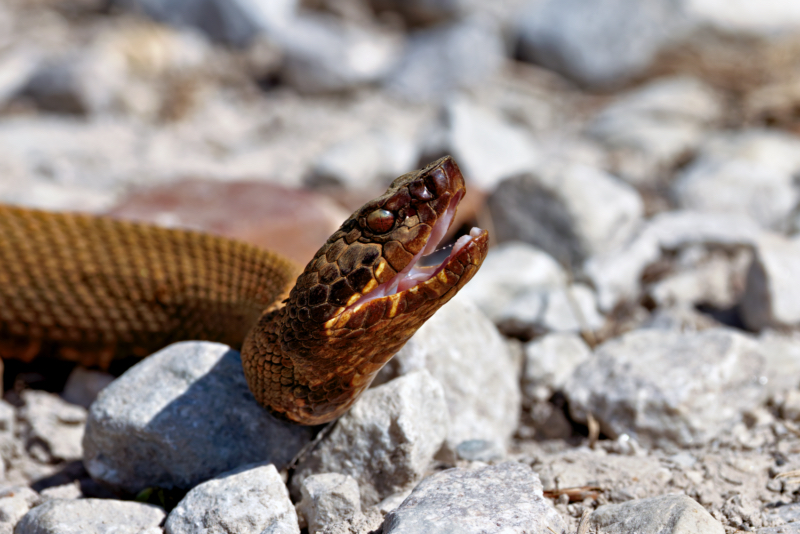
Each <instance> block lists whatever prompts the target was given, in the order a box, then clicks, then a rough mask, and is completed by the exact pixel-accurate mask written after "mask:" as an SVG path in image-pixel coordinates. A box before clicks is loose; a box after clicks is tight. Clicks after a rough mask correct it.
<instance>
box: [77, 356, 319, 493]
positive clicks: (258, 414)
mask: <svg viewBox="0 0 800 534" xmlns="http://www.w3.org/2000/svg"><path fill="white" fill-rule="evenodd" d="M310 438H311V430H310V429H309V428H308V427H302V426H297V425H291V424H289V423H284V422H282V421H278V420H277V419H275V418H274V417H272V416H271V415H270V414H269V413H267V411H266V410H265V409H264V408H262V407H261V406H260V405H259V404H258V403H257V402H256V401H255V399H254V398H253V396H252V394H251V393H250V390H249V389H248V387H247V383H246V381H245V378H244V373H243V372H242V365H241V359H240V356H239V353H238V352H236V351H233V350H231V349H230V348H229V347H228V346H226V345H222V344H220V343H209V342H200V341H197V342H183V343H176V344H174V345H170V346H169V347H167V348H165V349H163V350H161V351H159V352H157V353H155V354H154V355H152V356H150V357H148V358H146V359H145V360H143V361H141V362H140V363H138V364H136V365H135V366H133V367H131V368H130V369H129V370H128V371H127V372H125V374H123V375H122V376H121V377H119V378H118V379H117V380H116V381H115V382H114V383H113V384H111V385H110V386H108V387H107V388H106V389H104V390H103V391H102V392H101V393H100V395H99V396H98V398H97V400H96V401H95V402H94V404H92V407H91V409H90V410H89V420H88V422H87V425H86V435H85V437H84V440H83V447H84V457H83V462H84V465H85V466H86V470H87V471H89V473H90V474H91V475H92V477H93V478H95V479H96V480H99V481H102V482H103V483H105V484H107V485H109V486H111V487H113V488H117V489H119V490H123V491H127V492H131V493H136V492H138V491H141V490H142V489H144V488H146V487H151V486H161V487H167V488H172V487H176V488H191V487H193V486H195V485H197V484H199V483H200V482H203V481H204V480H208V479H209V478H212V477H214V476H216V475H219V474H220V473H224V472H225V471H229V470H231V469H233V468H235V467H238V466H240V465H243V464H247V463H255V462H272V463H274V464H275V465H277V466H279V467H283V466H284V465H286V463H288V462H289V461H290V460H291V459H292V457H293V456H294V455H295V454H296V453H297V452H299V450H300V449H301V448H302V447H303V445H304V444H305V443H307V442H308V441H309V440H310Z"/></svg>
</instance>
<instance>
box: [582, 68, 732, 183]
mask: <svg viewBox="0 0 800 534" xmlns="http://www.w3.org/2000/svg"><path fill="white" fill-rule="evenodd" d="M721 117H722V102H721V100H720V97H719V96H718V95H717V94H716V93H715V92H714V91H713V90H712V89H711V88H710V87H708V86H707V85H705V84H704V83H702V82H700V81H698V80H696V79H694V78H686V77H677V78H664V79H659V80H655V81H653V82H651V83H649V84H647V85H645V86H644V87H641V88H637V89H635V90H633V91H631V92H628V93H625V94H622V95H620V96H619V97H618V98H617V99H616V100H615V101H614V102H612V103H611V104H610V105H608V106H607V107H606V108H604V109H603V110H602V111H601V112H600V113H599V114H598V115H597V116H596V117H595V118H594V119H593V120H592V122H591V123H590V124H589V126H588V130H587V131H588V133H589V134H590V135H591V136H593V137H594V138H596V139H598V140H599V141H601V142H602V143H603V144H604V145H605V146H606V147H607V148H608V149H609V150H610V151H611V153H612V155H613V156H612V158H611V161H612V162H613V164H614V166H615V170H616V171H617V172H618V173H619V174H620V176H621V177H622V178H624V179H625V180H627V181H629V182H632V183H637V184H650V185H653V184H655V183H656V182H657V181H658V180H659V178H662V177H663V176H664V174H666V173H667V172H669V171H670V170H671V169H672V168H673V167H674V166H675V165H676V164H677V163H678V161H679V160H680V158H682V157H685V156H686V154H688V153H690V152H691V151H692V150H694V149H695V148H696V147H697V146H698V145H699V144H700V143H701V141H702V140H703V137H704V136H705V134H706V131H707V130H708V129H709V127H711V126H712V125H713V124H715V123H717V122H719V121H720V119H721Z"/></svg>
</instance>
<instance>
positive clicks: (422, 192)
mask: <svg viewBox="0 0 800 534" xmlns="http://www.w3.org/2000/svg"><path fill="white" fill-rule="evenodd" d="M408 190H409V191H410V192H411V195H412V196H413V197H414V198H416V199H418V200H430V199H432V198H433V195H431V192H430V191H428V188H427V187H425V184H424V183H422V182H416V183H413V184H411V185H409V186H408Z"/></svg>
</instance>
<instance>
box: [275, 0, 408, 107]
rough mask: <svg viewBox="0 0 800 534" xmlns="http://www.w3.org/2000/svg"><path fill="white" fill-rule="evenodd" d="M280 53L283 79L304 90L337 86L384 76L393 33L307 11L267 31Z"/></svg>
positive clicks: (397, 44) (398, 43)
mask: <svg viewBox="0 0 800 534" xmlns="http://www.w3.org/2000/svg"><path fill="white" fill-rule="evenodd" d="M270 39H272V40H273V41H274V42H276V43H277V45H278V46H279V47H280V48H281V50H282V51H283V54H284V62H283V66H282V68H281V74H282V78H283V79H284V80H285V81H286V82H287V83H289V84H291V85H292V86H293V87H295V88H296V89H298V90H300V91H302V92H305V93H320V92H326V91H341V90H344V89H350V88H352V87H355V86H359V85H363V84H365V83H370V82H375V81H377V80H379V79H380V78H382V77H383V76H385V75H386V74H387V73H388V72H389V71H390V69H391V68H392V66H393V65H394V64H395V63H396V61H397V59H398V58H399V56H400V53H401V49H402V44H403V42H402V37H401V36H400V35H398V34H396V33H393V32H390V31H387V30H386V29H383V30H380V29H378V28H369V27H362V26H356V25H353V24H347V23H344V22H342V21H340V20H338V19H335V18H332V17H325V16H321V15H311V14H306V15H303V16H300V17H297V18H295V19H294V20H292V21H291V23H290V24H288V25H284V26H281V27H280V28H278V29H276V30H275V31H273V32H271V33H270Z"/></svg>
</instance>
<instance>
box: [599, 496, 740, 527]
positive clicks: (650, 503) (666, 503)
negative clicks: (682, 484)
mask: <svg viewBox="0 0 800 534" xmlns="http://www.w3.org/2000/svg"><path fill="white" fill-rule="evenodd" d="M590 524H591V527H590V528H594V529H597V530H598V531H600V532H604V533H606V532H607V533H608V534H628V533H629V532H636V533H637V534H723V533H724V532H725V529H724V528H723V527H722V524H721V523H720V522H719V521H717V520H716V519H714V518H713V517H711V514H709V513H708V512H707V511H706V509H705V508H703V507H702V506H700V505H699V504H697V501H695V500H694V499H692V498H691V497H688V496H687V495H662V496H660V497H651V498H649V499H637V500H633V501H628V502H624V503H620V504H606V505H603V506H601V507H600V508H598V509H597V510H595V511H594V512H592V515H591V517H590Z"/></svg>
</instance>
